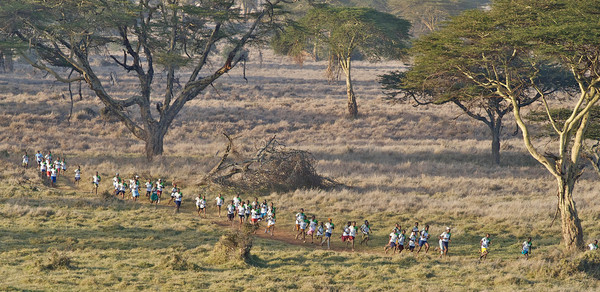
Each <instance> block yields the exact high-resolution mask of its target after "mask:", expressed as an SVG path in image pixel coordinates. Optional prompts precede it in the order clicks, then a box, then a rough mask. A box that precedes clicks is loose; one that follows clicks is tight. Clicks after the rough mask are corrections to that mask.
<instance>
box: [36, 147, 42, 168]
mask: <svg viewBox="0 0 600 292" xmlns="http://www.w3.org/2000/svg"><path fill="white" fill-rule="evenodd" d="M43 160H44V155H42V153H40V151H39V150H38V152H37V153H36V154H35V161H36V162H37V164H38V166H40V165H41V164H42V161H43Z"/></svg>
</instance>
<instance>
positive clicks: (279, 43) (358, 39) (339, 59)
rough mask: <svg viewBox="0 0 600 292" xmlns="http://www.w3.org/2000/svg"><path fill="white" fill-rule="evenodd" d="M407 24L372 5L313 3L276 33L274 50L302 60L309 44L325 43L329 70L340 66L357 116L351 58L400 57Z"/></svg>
mask: <svg viewBox="0 0 600 292" xmlns="http://www.w3.org/2000/svg"><path fill="white" fill-rule="evenodd" d="M409 29H410V23H409V22H408V21H406V20H404V19H401V18H397V17H395V16H393V15H391V14H388V13H383V12H379V11H377V10H374V9H371V8H352V7H331V6H328V5H314V7H313V8H311V9H310V10H309V11H308V12H307V14H306V15H305V16H304V17H302V18H301V19H300V20H298V21H297V22H293V23H292V24H290V25H289V26H287V27H286V28H285V29H283V30H282V31H280V32H279V33H277V34H276V36H275V38H274V40H273V47H274V49H275V51H276V52H277V53H280V54H287V55H290V56H293V57H295V58H296V59H297V60H300V61H301V60H302V59H303V57H304V55H305V54H307V53H306V51H311V47H312V46H324V49H325V50H326V51H328V52H329V54H330V66H329V70H332V68H333V67H337V66H339V67H338V68H341V69H342V71H343V72H344V76H345V79H346V94H347V97H348V113H349V115H350V116H351V117H357V116H358V105H357V103H356V95H355V94H354V89H353V86H352V74H351V73H352V58H353V56H355V55H356V54H360V55H362V56H363V57H366V58H368V59H370V60H373V61H374V60H380V59H389V58H401V57H402V56H403V55H404V52H403V51H404V49H405V48H406V47H407V44H408V37H409V34H408V31H409Z"/></svg>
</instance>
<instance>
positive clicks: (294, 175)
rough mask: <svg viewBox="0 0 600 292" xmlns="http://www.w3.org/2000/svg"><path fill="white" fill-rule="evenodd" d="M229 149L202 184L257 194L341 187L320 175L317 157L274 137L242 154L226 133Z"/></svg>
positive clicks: (226, 148)
mask: <svg viewBox="0 0 600 292" xmlns="http://www.w3.org/2000/svg"><path fill="white" fill-rule="evenodd" d="M223 135H224V136H225V137H226V138H227V140H228V142H227V146H226V147H225V149H224V151H223V152H222V153H223V154H222V155H221V159H220V160H219V162H218V163H217V164H216V165H215V166H214V167H213V168H212V169H211V170H210V171H209V172H208V173H207V174H206V176H204V178H203V179H202V184H217V185H220V186H224V187H233V188H239V189H244V190H253V191H290V190H296V189H310V188H332V187H335V186H339V185H341V184H340V183H338V182H336V181H335V180H333V179H331V178H327V177H324V176H321V175H319V174H318V173H317V172H316V171H315V168H314V163H315V158H314V156H313V155H312V154H311V153H310V152H308V151H304V150H298V149H291V148H287V147H286V146H285V145H283V144H281V143H280V142H279V141H277V140H276V139H275V137H276V136H272V137H271V138H269V139H268V140H265V141H264V142H263V143H262V145H261V146H260V147H258V148H257V149H256V151H255V152H254V153H239V152H237V151H236V147H235V145H234V140H233V139H232V138H231V137H230V136H229V135H228V134H226V133H223Z"/></svg>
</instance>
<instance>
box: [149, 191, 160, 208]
mask: <svg viewBox="0 0 600 292" xmlns="http://www.w3.org/2000/svg"><path fill="white" fill-rule="evenodd" d="M150 204H156V205H158V193H157V192H156V187H152V194H151V195H150Z"/></svg>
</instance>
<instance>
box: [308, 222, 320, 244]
mask: <svg viewBox="0 0 600 292" xmlns="http://www.w3.org/2000/svg"><path fill="white" fill-rule="evenodd" d="M318 225H319V221H317V219H316V217H315V215H312V217H311V218H310V221H309V222H308V231H307V232H306V235H310V244H314V234H315V231H317V226H318Z"/></svg>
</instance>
